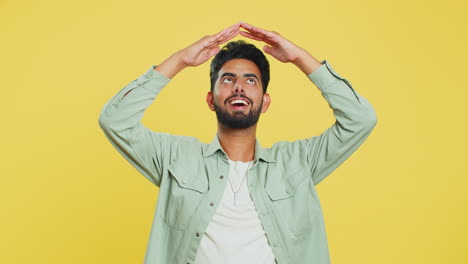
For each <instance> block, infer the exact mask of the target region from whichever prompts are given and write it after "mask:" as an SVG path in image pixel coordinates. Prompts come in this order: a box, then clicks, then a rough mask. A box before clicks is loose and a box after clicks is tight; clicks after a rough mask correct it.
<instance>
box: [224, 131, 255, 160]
mask: <svg viewBox="0 0 468 264" xmlns="http://www.w3.org/2000/svg"><path fill="white" fill-rule="evenodd" d="M256 133H257V125H256V124H255V125H253V126H251V127H249V128H245V129H232V128H227V127H224V126H223V125H221V124H219V123H218V139H219V143H220V144H221V147H222V148H223V150H224V152H226V154H227V155H228V157H229V159H231V160H233V161H243V162H248V161H251V160H253V159H254V157H255V140H256Z"/></svg>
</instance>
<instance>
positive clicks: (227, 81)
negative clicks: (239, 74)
mask: <svg viewBox="0 0 468 264" xmlns="http://www.w3.org/2000/svg"><path fill="white" fill-rule="evenodd" d="M223 83H232V78H230V77H228V78H225V79H224V80H223Z"/></svg>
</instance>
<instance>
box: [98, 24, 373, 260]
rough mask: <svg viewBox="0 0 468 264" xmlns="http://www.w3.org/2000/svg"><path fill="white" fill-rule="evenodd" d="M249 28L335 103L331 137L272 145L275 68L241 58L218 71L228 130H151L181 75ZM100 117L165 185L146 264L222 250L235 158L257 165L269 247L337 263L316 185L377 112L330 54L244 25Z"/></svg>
mask: <svg viewBox="0 0 468 264" xmlns="http://www.w3.org/2000/svg"><path fill="white" fill-rule="evenodd" d="M239 26H242V27H243V28H245V29H247V30H248V32H244V31H241V32H242V33H241V34H242V35H243V36H246V37H249V38H253V39H256V40H262V41H264V42H266V43H267V44H269V45H270V46H267V47H266V48H264V50H265V52H266V53H268V54H270V55H272V56H273V57H274V58H277V59H279V60H280V61H283V62H292V63H293V64H294V65H296V66H297V67H298V68H299V69H300V70H301V71H303V72H304V73H305V75H306V76H307V77H308V78H309V79H310V80H311V82H312V83H313V84H314V85H315V86H316V87H317V88H318V89H319V90H320V91H321V93H322V95H323V97H324V98H325V99H326V100H327V102H328V103H329V106H330V108H331V109H332V110H333V113H334V116H335V118H336V122H335V123H334V124H333V125H332V126H331V127H329V128H328V129H326V130H325V131H324V132H323V133H322V134H321V135H318V136H313V137H310V138H306V139H300V140H296V141H294V142H278V143H275V144H273V146H272V147H271V148H263V147H262V146H261V145H260V143H259V141H258V139H257V138H256V126H257V121H258V116H259V115H260V114H261V113H264V112H266V111H267V109H268V106H269V104H270V98H269V95H268V94H267V93H266V87H265V86H266V85H267V84H268V80H265V79H264V78H263V77H264V76H265V74H264V72H265V65H263V66H262V65H260V66H258V63H253V62H252V61H250V60H246V59H245V58H234V59H230V60H227V61H224V62H223V61H222V60H221V62H222V63H220V64H221V65H219V67H218V69H215V72H214V74H212V89H211V90H210V92H208V94H207V99H206V101H207V104H208V107H209V108H210V109H211V110H212V111H215V112H216V114H217V117H218V132H217V134H216V135H215V136H214V139H213V141H212V142H211V143H209V144H206V143H203V142H200V141H199V140H198V139H196V138H193V137H189V136H175V135H170V134H167V133H161V132H154V131H151V130H149V129H148V128H146V127H145V126H143V124H142V123H141V118H142V116H143V113H144V111H145V109H146V108H147V107H148V106H149V105H151V104H152V103H153V102H154V100H155V99H156V97H157V95H158V94H159V93H160V92H161V90H162V89H163V88H164V87H165V86H166V85H167V84H168V83H169V82H170V80H171V78H173V77H174V76H175V75H176V74H177V73H178V72H180V70H182V69H184V68H185V67H188V66H197V65H199V64H201V63H203V62H205V61H206V60H207V59H208V58H211V57H212V56H214V55H216V54H220V53H219V52H220V50H219V48H218V45H220V44H221V43H223V42H226V41H228V40H229V39H231V38H232V37H234V36H235V35H237V34H238V33H239ZM217 56H218V55H217ZM219 56H220V57H222V55H219ZM215 60H216V58H215ZM212 65H213V64H212ZM215 66H216V65H215ZM212 68H213V67H212ZM214 68H216V67H214ZM265 84H266V85H265ZM239 100H240V101H239ZM236 102H237V103H236ZM99 123H100V125H101V127H102V129H103V131H104V132H105V134H106V136H107V137H108V139H109V140H110V141H111V143H112V144H113V145H114V146H115V147H116V148H117V150H118V151H119V152H120V153H121V154H122V155H123V156H124V157H125V158H126V159H127V160H128V161H129V162H130V163H131V164H132V165H133V166H135V167H136V168H137V169H138V170H139V171H140V172H141V173H142V174H143V175H144V176H145V177H146V178H148V179H149V180H150V181H151V182H152V183H153V184H155V185H156V186H158V187H159V188H160V190H159V197H158V202H157V208H156V213H155V217H154V220H153V226H152V230H151V236H150V239H149V244H148V249H147V254H146V257H145V263H146V264H159V263H203V261H202V260H203V259H205V260H206V259H209V257H210V256H211V257H212V256H214V255H215V253H214V252H210V250H213V247H210V246H209V243H208V239H209V237H211V235H213V236H214V235H216V234H217V231H216V230H219V228H220V225H218V226H216V221H217V219H222V218H221V217H219V216H220V215H221V212H228V211H226V210H227V209H226V208H227V207H226V206H223V203H225V202H226V201H227V200H228V198H226V195H229V193H227V192H228V191H227V190H229V187H228V186H229V184H232V183H231V182H230V181H229V177H228V176H231V175H232V174H233V172H232V170H233V164H235V163H241V164H245V163H247V162H249V166H248V168H247V167H245V172H246V174H248V177H246V178H245V183H244V188H245V189H246V190H247V189H248V195H247V196H246V195H245V192H244V198H243V199H244V200H243V201H244V202H245V204H246V207H245V208H250V210H251V211H250V212H251V214H250V215H251V219H258V221H256V222H255V224H254V227H255V228H256V229H254V230H258V228H261V229H263V236H262V237H261V239H259V241H260V240H261V241H263V242H259V243H264V244H265V243H267V246H266V247H265V246H261V247H260V248H261V249H262V250H263V252H266V253H268V250H270V251H271V252H272V253H273V256H274V258H275V260H276V262H277V263H280V264H283V263H320V264H321V263H329V253H328V246H327V239H326V234H325V225H324V221H323V215H322V210H321V207H320V203H319V199H318V196H317V192H316V190H315V185H316V184H318V183H319V182H321V181H322V180H323V179H324V178H325V177H326V176H327V175H329V174H330V173H331V172H332V171H333V170H335V169H336V168H337V167H338V166H339V165H340V164H341V163H343V162H344V161H345V160H346V159H347V158H348V157H349V156H350V155H351V154H352V153H353V152H354V151H355V150H356V149H357V148H358V147H359V146H360V145H361V144H362V143H363V142H364V140H365V139H366V138H367V136H368V135H369V134H370V132H371V131H372V129H373V127H374V126H375V124H376V116H375V112H374V110H373V108H372V106H371V105H370V104H369V102H368V101H367V100H366V99H365V98H363V97H362V96H360V95H359V94H358V93H357V92H356V91H355V90H354V88H353V87H352V86H351V84H350V83H349V82H348V81H347V80H346V79H344V78H342V77H341V76H340V75H338V74H337V73H336V72H335V71H334V70H333V69H332V68H331V66H330V64H329V63H328V62H327V61H326V60H324V61H322V62H318V61H317V60H315V58H313V57H312V56H311V55H310V54H308V53H307V52H305V51H304V50H303V49H301V48H299V47H297V46H296V45H294V44H292V43H291V42H289V41H287V40H285V39H284V38H283V37H281V36H280V35H279V34H277V33H273V32H269V31H265V30H261V29H258V28H255V27H252V26H250V25H248V24H241V25H239V24H236V25H234V26H232V27H230V28H228V29H226V30H224V31H222V32H220V33H218V34H216V35H213V36H207V37H205V38H202V39H201V40H200V41H198V42H196V43H194V44H193V45H192V46H190V47H188V48H186V49H183V50H181V51H180V52H178V53H176V54H174V55H173V56H171V57H169V58H168V59H167V60H166V61H164V62H163V63H162V64H160V65H158V66H157V67H156V66H154V65H153V66H152V67H151V68H150V69H148V71H146V72H145V73H144V74H143V75H142V76H140V77H139V78H137V79H136V80H134V81H133V82H131V83H129V84H128V85H127V86H126V87H124V88H123V89H122V90H120V91H119V92H118V93H117V94H116V95H115V96H114V97H113V98H112V99H111V100H110V101H109V102H108V103H107V104H106V105H105V107H104V108H103V110H102V112H101V115H100V119H99ZM241 174H242V173H241ZM239 186H241V187H242V183H241V184H239ZM231 187H232V186H231ZM232 190H241V189H237V188H233V189H232ZM239 193H241V192H239ZM220 204H221V205H220ZM222 210H224V211H222ZM246 210H247V209H246ZM231 212H233V211H232V210H231ZM234 212H235V211H234ZM226 214H227V213H226ZM233 215H234V214H233ZM239 224H240V223H238V225H237V226H239ZM221 226H222V225H221ZM217 228H218V229H217ZM210 232H212V233H211V234H210ZM227 235H228V234H227ZM235 235H239V234H235ZM260 235H262V234H261V232H260ZM263 238H264V239H263ZM200 244H202V246H200ZM264 244H263V245H264ZM248 254H252V252H249V253H248ZM218 259H219V258H218ZM252 261H253V262H252V263H261V262H259V261H258V260H254V259H253V260H252ZM268 261H271V259H270V260H268ZM224 263H229V262H224Z"/></svg>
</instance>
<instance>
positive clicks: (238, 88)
mask: <svg viewBox="0 0 468 264" xmlns="http://www.w3.org/2000/svg"><path fill="white" fill-rule="evenodd" d="M233 92H235V93H243V92H244V86H243V85H241V82H236V84H235V85H234V86H233Z"/></svg>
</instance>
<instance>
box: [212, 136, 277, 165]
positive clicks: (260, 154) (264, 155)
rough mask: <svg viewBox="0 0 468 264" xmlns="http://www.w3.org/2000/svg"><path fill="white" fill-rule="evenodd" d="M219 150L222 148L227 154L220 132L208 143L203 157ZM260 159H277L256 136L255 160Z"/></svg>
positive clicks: (272, 160)
mask: <svg viewBox="0 0 468 264" xmlns="http://www.w3.org/2000/svg"><path fill="white" fill-rule="evenodd" d="M217 150H220V151H221V152H223V153H224V154H226V152H224V150H223V148H222V147H221V144H220V143H219V138H218V134H216V135H215V136H214V138H213V140H212V141H211V143H210V144H209V145H208V147H207V148H205V150H204V152H203V157H208V156H211V155H213V154H214V153H215V152H216V151H217ZM226 156H227V154H226ZM259 159H261V160H264V161H266V162H275V161H276V160H275V159H274V157H273V156H272V155H271V153H270V152H269V151H268V150H267V149H264V148H263V147H262V146H261V145H260V142H259V141H258V139H257V138H255V159H254V160H255V162H257V161H258V160H259Z"/></svg>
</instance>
